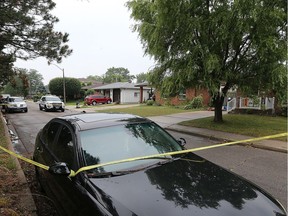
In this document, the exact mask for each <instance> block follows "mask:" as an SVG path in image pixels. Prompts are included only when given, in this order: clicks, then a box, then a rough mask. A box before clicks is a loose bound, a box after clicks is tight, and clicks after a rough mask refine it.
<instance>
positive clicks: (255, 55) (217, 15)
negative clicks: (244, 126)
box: [127, 0, 287, 121]
mask: <svg viewBox="0 0 288 216" xmlns="http://www.w3.org/2000/svg"><path fill="white" fill-rule="evenodd" d="M127 6H128V8H129V9H130V10H131V17H132V18H133V19H134V20H135V21H136V23H135V25H134V31H137V32H138V33H139V35H140V38H141V42H142V44H143V47H144V48H145V52H146V54H149V55H151V56H153V57H154V59H155V60H156V62H157V66H156V67H155V68H154V69H153V70H152V71H151V80H150V81H151V83H152V84H154V85H155V86H156V87H157V88H158V89H159V90H161V91H162V92H168V93H169V94H170V95H173V94H176V93H177V91H179V89H181V88H187V87H197V86H198V87H205V88H207V89H209V92H210V93H211V96H212V98H213V102H214V106H215V117H214V121H222V110H221V109H222V104H223V100H224V96H225V95H226V93H227V91H228V89H229V88H231V87H232V86H235V85H236V86H238V87H240V88H246V89H258V90H259V89H265V90H268V89H270V90H271V89H275V88H276V87H279V85H280V87H281V88H282V89H283V86H286V85H287V83H285V81H286V80H287V73H285V65H284V62H285V61H286V54H287V53H286V52H287V49H286V48H287V35H286V27H287V2H286V1H283V0H274V1H271V0H254V1H251V0H241V1H239V0H232V1H231V0H221V1H215V0H205V1H203V0H194V1H185V0H173V1H166V0H153V1H139V0H130V1H129V2H128V3H127ZM221 85H223V86H224V87H223V88H222V89H220V86H221ZM282 89H278V91H282ZM275 90H277V89H275ZM283 90H284V89H283Z"/></svg>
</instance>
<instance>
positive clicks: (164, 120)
mask: <svg viewBox="0 0 288 216" xmlns="http://www.w3.org/2000/svg"><path fill="white" fill-rule="evenodd" d="M131 106H139V104H127V105H119V106H118V105H117V106H109V109H110V108H111V109H113V108H115V109H117V108H119V107H121V108H126V107H131ZM66 108H67V109H72V110H77V111H80V112H81V111H84V110H85V111H86V112H95V110H101V109H107V108H108V106H95V107H93V108H78V109H76V108H75V107H72V106H71V107H66ZM223 114H225V113H224V112H223ZM209 116H214V112H213V111H196V112H184V113H177V114H171V115H164V116H152V117H147V118H148V119H150V120H152V121H154V122H156V123H157V124H159V125H160V126H161V127H163V128H165V129H166V130H172V131H176V132H180V133H186V134H191V135H193V136H201V137H207V138H210V139H216V140H219V142H230V141H240V140H246V139H252V138H253V137H250V136H245V135H240V134H232V133H226V132H221V131H215V130H209V129H204V128H195V127H187V126H182V125H178V123H180V122H183V121H189V120H193V119H199V118H205V117H209ZM268 135H269V134H267V136H268ZM270 135H273V134H270ZM243 144H244V145H251V146H253V147H255V148H261V149H266V150H272V151H277V152H283V153H287V146H288V145H287V142H284V141H278V140H272V139H269V140H262V141H256V142H252V143H251V142H250V143H243Z"/></svg>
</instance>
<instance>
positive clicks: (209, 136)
mask: <svg viewBox="0 0 288 216" xmlns="http://www.w3.org/2000/svg"><path fill="white" fill-rule="evenodd" d="M165 130H170V131H175V132H178V133H183V134H188V135H192V136H198V137H203V138H208V139H211V140H215V141H220V142H234V141H238V140H232V139H227V138H219V137H215V136H212V135H207V134H199V133H196V132H191V131H185V130H180V129H177V128H172V127H166V128H165ZM237 145H242V146H252V147H254V148H258V149H263V150H269V151H275V152H280V153H286V154H287V153H288V151H287V150H285V149H280V148H275V147H272V146H265V145H261V144H259V143H252V142H248V143H239V144H237Z"/></svg>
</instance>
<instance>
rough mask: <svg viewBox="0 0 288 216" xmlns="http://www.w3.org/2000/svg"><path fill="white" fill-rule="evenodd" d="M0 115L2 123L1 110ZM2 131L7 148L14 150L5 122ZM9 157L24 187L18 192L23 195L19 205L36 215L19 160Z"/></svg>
mask: <svg viewBox="0 0 288 216" xmlns="http://www.w3.org/2000/svg"><path fill="white" fill-rule="evenodd" d="M0 116H1V118H2V119H4V123H5V122H6V119H5V118H4V116H3V115H2V112H0ZM4 131H5V138H6V140H7V143H8V149H9V150H10V151H14V149H13V145H12V142H11V139H10V134H9V132H8V127H7V124H6V123H5V126H4ZM11 158H12V159H13V161H14V163H15V166H16V173H17V177H18V180H19V183H20V184H21V185H24V186H25V187H24V189H23V190H22V191H19V193H20V194H24V195H25V196H22V197H21V201H20V203H21V206H23V208H24V207H25V210H27V211H28V212H29V215H31V216H37V208H36V205H35V202H34V199H33V197H32V194H31V191H30V188H29V186H28V182H27V180H26V177H25V174H24V172H23V170H22V167H21V165H20V162H19V161H18V159H17V158H16V157H13V156H11Z"/></svg>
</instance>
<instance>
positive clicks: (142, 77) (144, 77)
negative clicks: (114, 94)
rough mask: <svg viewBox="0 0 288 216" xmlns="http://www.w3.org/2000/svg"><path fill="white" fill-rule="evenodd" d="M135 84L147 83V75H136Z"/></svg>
mask: <svg viewBox="0 0 288 216" xmlns="http://www.w3.org/2000/svg"><path fill="white" fill-rule="evenodd" d="M136 79H137V81H136V82H137V83H143V82H145V81H148V73H140V74H137V75H136Z"/></svg>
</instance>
